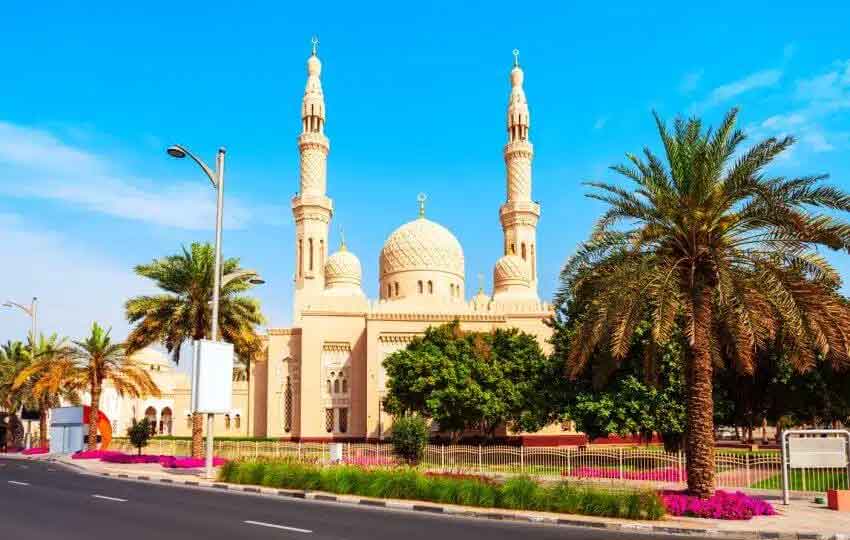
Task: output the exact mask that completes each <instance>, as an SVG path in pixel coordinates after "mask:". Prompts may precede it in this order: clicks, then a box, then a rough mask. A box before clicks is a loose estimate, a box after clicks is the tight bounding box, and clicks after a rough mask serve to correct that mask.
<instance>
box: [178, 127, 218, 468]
mask: <svg viewBox="0 0 850 540" xmlns="http://www.w3.org/2000/svg"><path fill="white" fill-rule="evenodd" d="M166 152H168V155H169V156H171V157H174V158H178V159H182V158H185V157H186V156H189V157H190V158H192V160H193V161H194V162H195V163H197V164H198V166H199V167H200V168H201V170H203V171H204V174H206V175H207V178H209V179H210V182H212V185H213V187H214V188H215V190H216V207H215V268H214V275H213V305H212V330H211V332H210V334H211V335H212V338H211V340H212V341H218V303H219V302H218V301H219V293H220V292H221V220H222V212H223V211H224V154H225V149H224V147H221V148H219V149H218V154H216V157H215V171H212V170H210V168H209V167H208V166H207V164H206V163H204V162H203V161H201V160H200V159H198V158H197V157H196V156H195V155H194V154H193V153H192V152H190V151H189V150H187V149H186V148H184V147H182V146H180V145H179V144H175V145H172V146H169V147H168V149H167V150H166ZM214 422H215V415H214V414H212V413H208V414H207V455H206V466H207V467H206V468H207V477H210V478H211V477H212V467H213V424H214Z"/></svg>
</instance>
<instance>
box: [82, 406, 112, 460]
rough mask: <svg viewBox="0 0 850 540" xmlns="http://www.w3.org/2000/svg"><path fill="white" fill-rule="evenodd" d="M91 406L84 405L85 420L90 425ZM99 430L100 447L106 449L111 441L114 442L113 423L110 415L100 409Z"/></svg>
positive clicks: (98, 416) (98, 417)
mask: <svg viewBox="0 0 850 540" xmlns="http://www.w3.org/2000/svg"><path fill="white" fill-rule="evenodd" d="M90 414H91V407H89V406H88V405H83V422H85V423H86V425H88V423H89V415H90ZM97 432H98V433H100V449H101V450H106V449H107V448H109V443H111V442H112V423H111V422H110V421H109V417H108V416H106V415H105V414H104V413H103V411H101V410H99V411H98V415H97Z"/></svg>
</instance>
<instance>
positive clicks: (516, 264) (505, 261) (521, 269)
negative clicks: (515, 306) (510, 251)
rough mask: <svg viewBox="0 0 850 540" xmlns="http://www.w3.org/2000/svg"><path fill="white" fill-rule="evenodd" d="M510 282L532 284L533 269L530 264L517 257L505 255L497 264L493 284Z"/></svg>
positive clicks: (494, 269)
mask: <svg viewBox="0 0 850 540" xmlns="http://www.w3.org/2000/svg"><path fill="white" fill-rule="evenodd" d="M509 281H513V282H522V283H525V284H529V283H531V268H530V267H529V266H528V263H527V262H525V261H524V260H523V259H522V258H521V257H518V256H516V255H505V256H504V257H502V258H501V259H499V260H498V261H497V262H496V266H495V267H494V268H493V282H494V283H495V284H497V285H498V284H500V283H506V282H509Z"/></svg>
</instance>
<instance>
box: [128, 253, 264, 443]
mask: <svg viewBox="0 0 850 540" xmlns="http://www.w3.org/2000/svg"><path fill="white" fill-rule="evenodd" d="M214 263H215V254H214V249H213V246H211V245H210V244H208V243H205V244H201V243H193V244H192V245H191V246H190V247H189V249H186V248H185V247H184V248H183V251H182V253H180V254H177V255H170V256H168V257H165V258H162V259H156V260H154V261H153V262H151V263H150V264H141V265H138V266H136V269H135V270H136V273H137V274H139V275H140V276H143V277H146V278H148V279H151V280H153V281H154V282H155V283H156V285H157V286H158V287H159V288H160V289H162V290H163V293H162V294H157V295H145V296H137V297H135V298H131V299H130V300H128V301H127V303H126V305H125V309H126V315H127V320H128V321H130V323H131V324H134V325H135V326H134V327H133V329H132V330H131V332H130V334H129V335H128V336H127V342H126V346H127V353H128V354H132V353H133V352H135V351H138V350H140V349H142V348H144V347H147V346H148V345H151V344H153V343H161V344H162V345H163V346H165V348H166V349H167V350H168V352H169V353H171V354H172V358H173V360H174V361H175V362H177V361H178V360H179V351H180V346H181V345H182V344H183V343H184V342H186V341H193V340H198V339H205V338H208V337H209V332H210V329H211V321H212V306H211V304H210V303H211V301H212V296H213V274H214V266H215V265H214ZM240 273H241V275H240ZM222 274H223V275H234V276H237V277H235V278H234V279H230V280H229V281H227V282H226V283H224V284H223V286H222V288H221V295H220V300H219V328H220V332H221V336H220V339H222V340H224V341H227V342H229V343H232V344H233V347H234V350H235V352H236V355H237V357H238V358H239V360H240V361H241V362H242V363H243V364H245V366H246V369H247V370H248V371H250V363H251V362H252V361H256V360H258V359H259V358H260V357H261V355H262V352H263V347H264V345H263V340H262V338H261V337H260V336H259V335H258V334H257V331H256V327H257V326H258V325H260V324H263V323H264V322H265V319H264V318H263V315H262V313H261V311H260V303H259V301H257V300H256V299H254V298H250V297H247V296H245V295H244V294H243V293H245V292H246V291H248V290H249V289H250V288H251V287H253V284H252V283H251V281H250V277H251V276H250V275H249V274H247V273H245V272H244V271H243V269H242V268H240V267H239V259H236V258H230V259H224V260H223V263H222ZM202 432H203V416H202V415H200V414H193V415H192V456H193V457H201V456H202V455H203V439H202Z"/></svg>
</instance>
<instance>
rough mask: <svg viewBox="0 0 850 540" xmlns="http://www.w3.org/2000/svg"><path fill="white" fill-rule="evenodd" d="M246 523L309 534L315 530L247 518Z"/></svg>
mask: <svg viewBox="0 0 850 540" xmlns="http://www.w3.org/2000/svg"><path fill="white" fill-rule="evenodd" d="M244 523H247V524H248V525H258V526H260V527H269V528H271V529H283V530H284V531H293V532H300V533H307V534H309V533H312V532H313V531H311V530H309V529H299V528H298V527H287V526H286V525H276V524H274V523H266V522H264V521H251V520H245V521H244Z"/></svg>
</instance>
